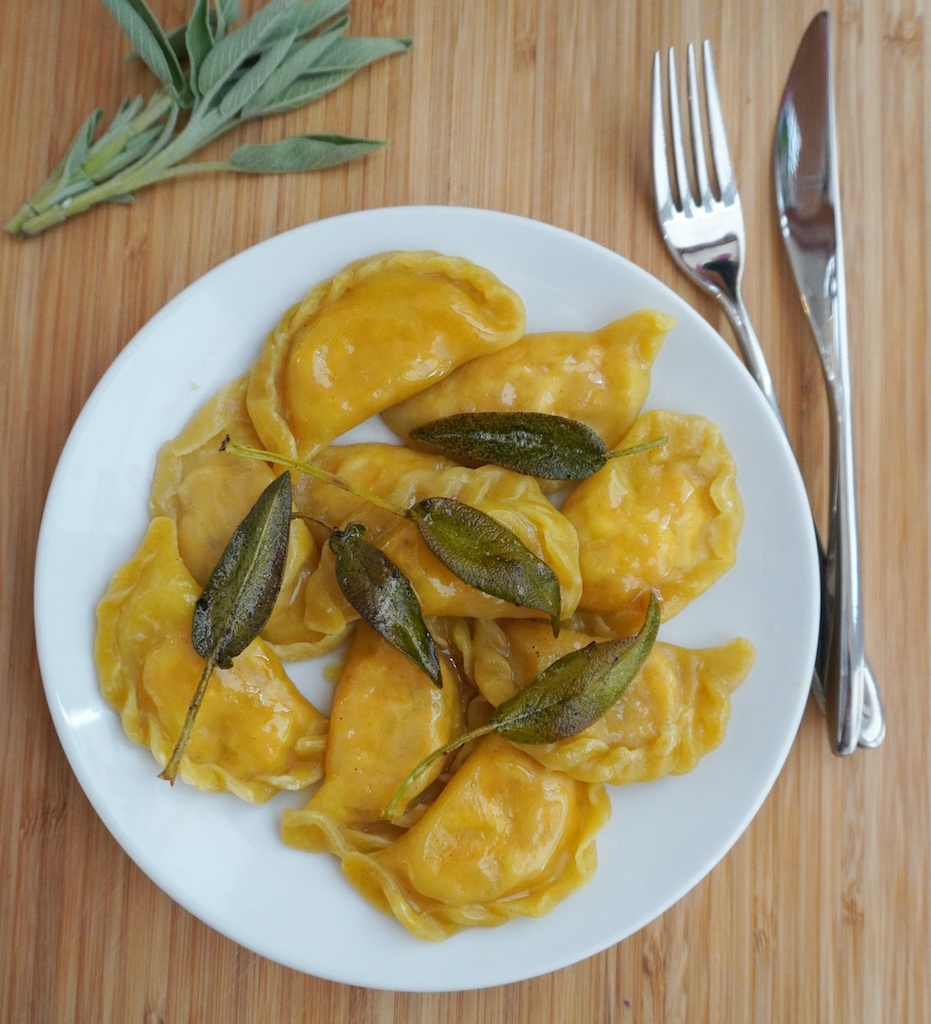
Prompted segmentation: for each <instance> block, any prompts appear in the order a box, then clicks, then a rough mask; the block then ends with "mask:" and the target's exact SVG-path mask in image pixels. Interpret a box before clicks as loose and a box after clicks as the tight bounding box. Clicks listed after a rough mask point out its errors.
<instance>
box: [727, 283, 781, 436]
mask: <svg viewBox="0 0 931 1024" xmlns="http://www.w3.org/2000/svg"><path fill="white" fill-rule="evenodd" d="M719 287H720V292H719V294H718V300H719V302H720V303H721V308H722V309H723V310H724V313H725V315H726V316H727V319H728V321H729V323H730V325H731V328H732V330H733V331H734V335H735V337H736V338H737V345H738V347H739V348H740V352H741V354H742V355H743V358H744V362H745V363H746V364H747V369H748V370H749V371H750V376H751V377H753V379H754V380H755V381H756V382H757V384H758V385H759V387H760V390H761V391H762V392H763V397H764V398H765V399H766V401H767V402H768V403H769V407H770V409H772V410H773V413H774V414H775V416H776V420H777V421H778V423H779V426H780V427H782V431H783V433H788V431H786V425H785V421H784V420H783V418H782V410H781V409H780V408H779V400H778V399H777V398H776V389H775V388H774V387H773V378H772V377H771V376H770V373H769V367H768V366H767V364H766V357H765V356H764V355H763V349H762V348H761V347H760V342H759V340H758V339H757V336H756V331H754V329H753V325H752V324H751V323H750V317H749V316H748V315H747V308H746V306H744V302H743V298H742V297H741V294H740V287H739V285H738V284H736V283H735V284H734V286H733V287H730V288H728V287H727V286H726V284H723V283H721V282H719Z"/></svg>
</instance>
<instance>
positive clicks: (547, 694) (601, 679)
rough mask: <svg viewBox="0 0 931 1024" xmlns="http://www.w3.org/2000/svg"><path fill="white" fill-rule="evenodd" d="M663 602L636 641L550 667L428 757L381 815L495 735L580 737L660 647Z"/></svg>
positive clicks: (651, 609)
mask: <svg viewBox="0 0 931 1024" xmlns="http://www.w3.org/2000/svg"><path fill="white" fill-rule="evenodd" d="M659 617H660V616H659V601H658V600H657V599H656V597H655V595H652V594H651V595H650V601H649V604H648V606H647V612H646V618H645V619H644V623H643V626H642V627H641V629H640V632H639V633H637V635H636V636H634V637H625V638H622V639H619V640H607V641H593V642H592V643H590V644H589V645H588V646H587V647H583V648H582V649H581V650H578V651H571V652H570V653H569V654H566V655H564V656H563V657H562V658H560V659H558V660H557V661H554V662H553V664H552V665H549V666H548V667H547V668H545V669H544V670H543V671H542V672H541V673H540V675H538V676H537V678H536V679H535V680H534V681H533V682H532V683H530V685H529V686H526V687H525V688H524V689H523V690H520V691H519V692H518V693H516V694H514V696H513V697H510V698H509V699H508V700H506V701H504V702H503V703H501V704H499V705H498V707H497V708H495V712H494V714H493V715H492V716H491V719H490V720H489V721H488V723H487V724H486V725H482V726H479V727H478V728H477V729H472V730H471V731H470V732H467V733H464V734H463V735H462V736H459V737H457V738H456V739H454V740H451V741H450V742H449V743H446V744H444V745H443V746H442V747H439V748H437V749H436V750H434V751H433V752H432V753H431V754H428V755H427V757H425V758H424V759H423V760H422V761H421V762H420V763H419V764H418V765H417V766H416V767H415V768H414V769H413V770H412V771H411V773H410V774H409V775H408V776H407V778H406V779H404V781H403V782H402V783H401V784H400V786H398V788H397V789H396V790H395V792H394V794H393V796H392V797H391V799H390V800H389V801H388V803H387V804H386V805H385V807H384V809H383V811H382V814H381V816H382V818H384V819H386V820H390V819H391V818H393V817H394V815H395V812H396V811H397V808H398V805H399V804H400V802H401V801H402V800H403V799H404V794H405V793H407V791H408V790H409V789H410V787H411V786H412V785H413V784H414V783H415V782H416V781H417V779H419V778H420V776H421V775H423V773H424V772H425V771H426V770H427V769H428V768H429V767H430V766H431V765H433V764H435V763H436V762H437V761H438V760H440V758H442V757H445V756H446V755H447V754H449V753H452V751H454V750H458V749H459V748H460V747H462V746H464V745H465V744H466V743H470V742H472V741H473V740H477V739H479V738H480V737H482V736H485V735H487V734H488V733H490V732H497V733H498V734H499V735H500V736H504V737H505V739H508V740H511V741H512V742H514V743H525V744H537V743H556V742H558V741H559V740H564V739H568V738H569V737H571V736H577V735H578V734H579V733H580V732H582V731H583V730H585V729H587V728H588V727H589V726H590V725H593V724H594V723H595V722H597V721H598V719H599V718H601V716H602V715H604V714H605V712H607V711H608V709H609V708H611V707H612V706H613V705H614V704H616V703H617V701H618V700H619V699H620V696H621V694H622V693H623V692H624V690H625V689H626V688H627V687H628V686H629V685H630V683H631V681H632V680H633V678H634V676H636V674H637V673H638V672H639V671H640V669H641V668H642V666H643V663H644V662H645V661H646V659H647V656H648V655H649V653H650V651H651V650H652V649H653V644H654V643H655V642H656V634H657V632H658V630H659Z"/></svg>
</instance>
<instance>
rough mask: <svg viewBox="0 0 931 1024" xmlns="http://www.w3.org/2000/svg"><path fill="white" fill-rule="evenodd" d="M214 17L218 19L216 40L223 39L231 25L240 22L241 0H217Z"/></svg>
mask: <svg viewBox="0 0 931 1024" xmlns="http://www.w3.org/2000/svg"><path fill="white" fill-rule="evenodd" d="M214 15H215V17H216V26H215V28H214V32H213V35H214V39H222V38H223V36H225V35H226V30H227V29H228V28H229V27H230V25H232V24H233V22H234V21H238V20H239V0H216V7H215V9H214Z"/></svg>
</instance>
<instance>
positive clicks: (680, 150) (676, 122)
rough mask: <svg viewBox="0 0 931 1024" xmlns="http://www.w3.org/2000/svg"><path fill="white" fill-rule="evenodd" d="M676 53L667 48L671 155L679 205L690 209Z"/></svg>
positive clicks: (684, 208)
mask: <svg viewBox="0 0 931 1024" xmlns="http://www.w3.org/2000/svg"><path fill="white" fill-rule="evenodd" d="M676 77H677V76H676V55H675V52H674V51H673V49H672V47H670V48H669V130H670V131H671V132H672V156H673V162H674V164H675V169H676V185H677V186H678V189H679V206H681V207H682V209H683V210H686V211H688V210H690V209H691V208H692V206H693V203H692V189H691V186H690V185H689V172H688V167H687V166H686V163H685V147H684V146H683V145H682V122H681V120H680V119H679V90H678V87H677V84H676Z"/></svg>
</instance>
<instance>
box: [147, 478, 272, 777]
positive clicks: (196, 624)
mask: <svg viewBox="0 0 931 1024" xmlns="http://www.w3.org/2000/svg"><path fill="white" fill-rule="evenodd" d="M290 523H291V476H290V474H289V473H282V474H281V475H280V476H278V477H276V478H275V479H274V480H273V481H272V482H271V483H270V484H269V485H268V487H266V488H265V490H264V491H263V492H262V493H261V494H260V495H259V498H258V500H257V501H256V503H255V504H254V505H253V506H252V508H251V509H250V510H249V512H248V513H247V514H246V517H245V519H243V521H242V522H241V523H240V524H239V526H237V527H236V529H235V530H234V531H233V535H232V537H230V540H229V543H228V544H227V546H226V548H225V550H224V551H223V554H222V555H220V560H219V561H218V562H217V564H216V566H215V567H214V570H213V572H212V573H211V574H210V578H209V579H208V580H207V583H206V585H205V586H204V589H203V591H202V593H201V595H200V597H199V598H198V599H197V604H196V605H195V606H194V615H193V620H192V623H191V642H192V643H193V645H194V650H196V651H197V653H198V654H199V655H200V656H201V657H202V658H204V659H205V662H204V671H203V674H202V675H201V678H200V682H199V683H198V686H197V690H196V691H195V693H194V697H193V699H192V700H191V704H190V706H189V707H188V711H187V716H186V717H185V720H184V724H183V725H182V727H181V733H180V735H179V736H178V740H177V742H176V744H175V748H174V750H173V751H172V754H171V757H170V758H169V760H168V764H167V765H166V766H165V769H164V771H163V772H162V773H161V775H160V778H163V779H167V780H168V781H169V782H171V783H174V780H175V776H176V775H177V772H178V765H179V764H180V762H181V758H182V756H183V755H184V751H185V748H186V747H187V744H188V740H189V739H190V736H191V730H192V729H193V727H194V720H195V718H196V717H197V712H198V711H199V710H200V706H201V704H202V703H203V699H204V693H205V692H206V690H207V683H208V681H209V679H210V676H211V675H212V673H213V670H214V668H216V667H217V666H219V667H220V668H230V667H231V666H232V664H233V658H235V657H236V655H237V654H241V653H242V652H243V651H244V650H245V649H246V648H247V647H248V646H249V644H251V643H252V641H253V640H254V639H255V638H256V637H257V636H258V635H259V633H260V632H261V630H262V627H263V626H264V625H265V623H266V622H268V619H269V616H270V615H271V613H272V608H273V607H274V604H275V601H276V599H277V597H278V592H279V591H280V589H281V580H282V577H283V575H284V566H285V559H286V557H287V551H288V536H289V531H290Z"/></svg>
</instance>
